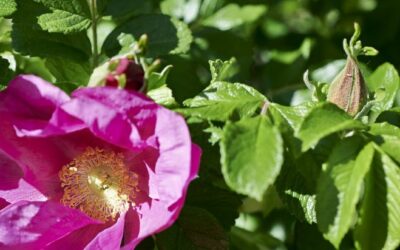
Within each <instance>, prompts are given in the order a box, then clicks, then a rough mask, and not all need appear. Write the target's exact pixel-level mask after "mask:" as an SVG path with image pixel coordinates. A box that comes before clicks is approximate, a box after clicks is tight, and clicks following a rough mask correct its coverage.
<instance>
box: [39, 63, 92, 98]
mask: <svg viewBox="0 0 400 250" xmlns="http://www.w3.org/2000/svg"><path fill="white" fill-rule="evenodd" d="M46 66H47V68H48V69H49V70H50V72H51V73H52V74H53V75H54V77H55V78H56V84H57V85H59V86H60V87H61V88H62V89H64V90H66V91H71V90H73V89H71V87H72V88H74V89H75V88H77V87H79V86H87V85H88V81H89V77H90V72H91V67H90V65H89V63H88V62H79V63H77V62H75V61H71V60H68V59H65V58H59V57H57V58H56V57H51V58H48V59H47V60H46Z"/></svg>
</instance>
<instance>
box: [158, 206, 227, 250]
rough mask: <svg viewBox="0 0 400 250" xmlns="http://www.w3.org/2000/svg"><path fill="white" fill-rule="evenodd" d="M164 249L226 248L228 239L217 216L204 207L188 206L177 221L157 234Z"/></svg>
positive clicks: (209, 249) (205, 249) (211, 249)
mask: <svg viewBox="0 0 400 250" xmlns="http://www.w3.org/2000/svg"><path fill="white" fill-rule="evenodd" d="M156 239H157V246H158V247H159V248H160V249H164V250H175V249H192V250H200V249H201V250H225V249H229V247H228V239H227V235H226V234H225V232H224V230H223V228H222V227H221V226H220V225H219V223H218V221H217V220H216V219H215V217H214V216H213V215H212V214H210V213H209V212H207V211H206V210H204V209H202V208H197V207H190V206H186V207H185V208H184V209H183V210H182V212H181V215H180V216H179V219H178V220H177V222H176V223H175V224H174V225H173V226H172V227H170V228H169V229H167V230H165V231H164V232H162V233H160V234H158V235H157V236H156Z"/></svg>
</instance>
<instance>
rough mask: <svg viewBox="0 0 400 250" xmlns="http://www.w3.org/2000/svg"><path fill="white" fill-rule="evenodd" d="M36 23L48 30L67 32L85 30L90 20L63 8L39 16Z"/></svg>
mask: <svg viewBox="0 0 400 250" xmlns="http://www.w3.org/2000/svg"><path fill="white" fill-rule="evenodd" d="M38 23H39V25H40V27H42V29H43V30H47V31H48V32H55V33H64V34H68V33H74V32H79V31H83V30H86V29H87V28H89V26H90V24H91V23H92V21H91V20H90V19H88V18H87V17H84V16H80V15H77V14H73V13H69V12H66V11H64V10H53V12H52V13H49V14H43V15H41V16H39V19H38Z"/></svg>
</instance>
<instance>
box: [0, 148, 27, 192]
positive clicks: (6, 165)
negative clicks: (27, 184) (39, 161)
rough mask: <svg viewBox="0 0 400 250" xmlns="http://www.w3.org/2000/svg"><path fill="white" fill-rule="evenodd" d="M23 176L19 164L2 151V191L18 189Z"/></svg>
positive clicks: (0, 154) (0, 157)
mask: <svg viewBox="0 0 400 250" xmlns="http://www.w3.org/2000/svg"><path fill="white" fill-rule="evenodd" d="M22 175H23V172H22V170H21V168H20V167H19V166H18V164H17V163H16V162H15V161H13V160H12V159H10V157H8V156H7V155H5V154H4V153H3V152H2V151H1V149H0V191H1V190H9V189H13V188H16V187H18V182H19V180H20V179H21V178H22ZM0 197H1V195H0Z"/></svg>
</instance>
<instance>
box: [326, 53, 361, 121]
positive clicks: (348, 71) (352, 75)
mask: <svg viewBox="0 0 400 250" xmlns="http://www.w3.org/2000/svg"><path fill="white" fill-rule="evenodd" d="M367 97H368V91H367V87H366V85H365V82H364V78H363V76H362V73H361V71H360V68H359V67H358V64H357V62H356V61H355V60H354V58H352V57H351V56H348V57H347V61H346V65H345V67H344V69H343V70H342V71H341V72H340V73H339V75H338V76H337V77H336V78H335V79H334V80H333V82H332V83H331V86H330V87H329V91H328V101H329V102H332V103H334V104H336V105H337V106H338V107H340V108H341V109H343V110H344V111H346V112H347V113H348V114H350V115H351V116H355V115H356V114H357V113H358V112H359V111H360V110H361V109H362V107H363V106H364V105H365V103H366V101H367Z"/></svg>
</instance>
